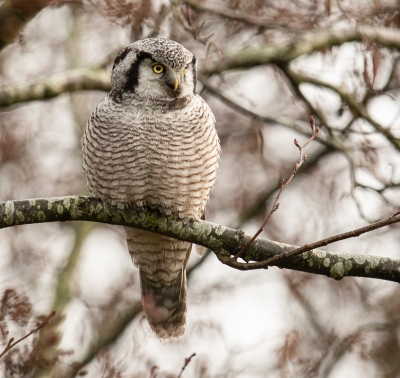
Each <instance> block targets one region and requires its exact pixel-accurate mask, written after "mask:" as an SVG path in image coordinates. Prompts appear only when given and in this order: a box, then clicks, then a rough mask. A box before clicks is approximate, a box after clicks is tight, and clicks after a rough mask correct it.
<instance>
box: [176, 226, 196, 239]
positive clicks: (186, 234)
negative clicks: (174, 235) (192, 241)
mask: <svg viewBox="0 0 400 378" xmlns="http://www.w3.org/2000/svg"><path fill="white" fill-rule="evenodd" d="M192 233H193V229H192V228H191V227H190V226H189V225H187V226H185V227H183V228H182V230H181V232H180V233H179V236H180V237H181V238H184V239H188V238H190V236H192Z"/></svg>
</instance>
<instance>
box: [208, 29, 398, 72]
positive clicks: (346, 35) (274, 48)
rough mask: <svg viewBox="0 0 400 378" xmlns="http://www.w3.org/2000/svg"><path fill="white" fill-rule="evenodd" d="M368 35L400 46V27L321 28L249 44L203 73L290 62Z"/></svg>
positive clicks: (377, 41) (383, 43) (218, 60)
mask: <svg viewBox="0 0 400 378" xmlns="http://www.w3.org/2000/svg"><path fill="white" fill-rule="evenodd" d="M363 39H368V40H370V41H372V42H375V43H379V44H381V45H383V46H386V47H388V48H395V49H398V50H400V30H396V29H388V28H383V27H369V26H359V27H357V28H355V29H342V30H318V31H315V32H306V33H303V34H301V35H300V36H299V37H298V38H296V39H295V40H294V41H293V42H291V43H286V44H281V45H263V46H259V47H247V48H245V49H242V50H240V51H236V52H231V53H228V54H226V55H225V56H224V57H223V58H222V59H216V60H214V61H212V62H211V64H210V65H208V66H206V67H203V68H202V70H201V73H202V74H204V75H211V74H220V73H222V72H224V71H227V70H232V69H243V68H249V67H254V66H260V65H265V64H270V63H278V64H282V63H289V62H291V61H292V60H294V59H297V58H299V57H300V56H302V55H309V54H312V53H313V52H315V51H321V50H324V49H328V48H330V47H332V46H337V45H342V44H344V43H346V42H353V41H361V40H363Z"/></svg>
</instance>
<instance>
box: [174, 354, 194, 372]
mask: <svg viewBox="0 0 400 378" xmlns="http://www.w3.org/2000/svg"><path fill="white" fill-rule="evenodd" d="M195 355H196V353H193V354H192V355H191V356H190V357H189V358H185V363H184V365H183V366H182V370H181V372H180V373H179V375H178V376H177V377H176V378H181V377H182V373H183V371H184V370H185V369H186V366H188V365H189V363H190V361H191V360H192V358H193V357H194V356H195Z"/></svg>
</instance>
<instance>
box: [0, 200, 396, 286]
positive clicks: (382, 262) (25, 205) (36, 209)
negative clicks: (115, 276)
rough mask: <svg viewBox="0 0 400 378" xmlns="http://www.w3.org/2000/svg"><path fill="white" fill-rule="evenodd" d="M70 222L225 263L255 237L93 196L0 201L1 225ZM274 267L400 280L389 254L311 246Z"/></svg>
mask: <svg viewBox="0 0 400 378" xmlns="http://www.w3.org/2000/svg"><path fill="white" fill-rule="evenodd" d="M70 220H81V221H92V222H100V223H109V224H115V225H120V226H128V227H135V228H139V229H142V230H146V231H150V232H155V233H158V234H161V235H165V236H169V237H173V238H176V239H180V240H184V241H188V242H192V243H196V244H200V245H203V246H204V247H207V248H210V249H211V250H213V251H214V253H215V254H216V255H217V257H218V258H219V259H220V260H221V261H222V262H224V261H225V260H226V259H229V260H232V259H231V257H230V256H231V255H235V254H236V253H237V252H239V251H240V250H241V248H243V246H244V245H245V244H246V243H247V242H248V241H249V240H250V239H251V236H250V235H246V234H245V233H244V232H243V231H237V230H233V229H231V228H228V227H225V226H222V225H218V224H214V223H211V222H206V221H201V220H193V219H179V218H175V217H171V216H166V215H162V214H159V213H157V212H155V211H152V210H146V209H133V208H128V209H118V208H117V207H116V206H111V205H110V204H108V203H105V202H102V201H101V200H98V199H95V198H90V197H81V196H70V197H53V198H41V199H31V200H22V201H7V202H2V203H0V228H7V227H12V226H17V225H24V224H32V223H46V222H57V221H70ZM399 220H400V217H399ZM294 248H296V247H295V246H291V245H287V244H283V243H278V242H274V241H270V240H266V239H261V238H259V239H257V240H255V241H254V243H253V244H252V245H251V246H250V248H249V249H247V250H246V252H245V255H244V256H243V257H242V258H243V259H244V260H245V261H247V262H249V261H256V262H260V261H264V260H267V259H269V258H271V257H273V256H275V255H278V254H282V253H285V252H289V251H290V250H293V249H294ZM235 263H236V264H238V266H237V267H236V266H233V267H234V268H237V269H240V270H247V269H245V267H246V264H242V263H239V262H235ZM247 265H249V266H250V265H251V264H247ZM276 265H277V266H279V267H281V268H287V269H294V270H300V271H304V272H309V273H315V274H320V275H325V276H328V277H332V278H334V279H341V278H343V277H345V276H358V277H370V278H379V279H383V280H389V281H394V282H400V260H395V259H390V258H387V257H379V256H369V255H368V256H367V255H359V254H356V253H354V254H346V253H331V252H325V251H319V250H312V251H308V252H305V253H302V254H301V255H298V256H295V257H294V258H291V259H289V260H284V261H281V262H279V263H277V264H276Z"/></svg>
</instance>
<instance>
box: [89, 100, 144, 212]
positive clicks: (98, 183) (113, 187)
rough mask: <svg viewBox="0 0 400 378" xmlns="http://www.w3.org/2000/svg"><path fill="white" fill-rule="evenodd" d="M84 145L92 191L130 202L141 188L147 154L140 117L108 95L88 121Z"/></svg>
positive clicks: (115, 202)
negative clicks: (131, 195)
mask: <svg viewBox="0 0 400 378" xmlns="http://www.w3.org/2000/svg"><path fill="white" fill-rule="evenodd" d="M82 147H83V170H84V171H85V173H86V181H87V185H88V188H89V191H90V194H91V195H92V196H93V197H96V198H101V199H103V200H106V201H109V202H111V203H112V204H113V205H118V206H121V207H123V206H124V205H125V204H128V203H129V197H130V194H131V193H130V191H131V190H132V187H134V188H135V189H137V188H139V189H140V187H141V177H142V175H143V174H142V175H141V172H140V167H139V162H140V159H141V158H143V157H145V154H146V151H145V148H144V147H143V146H142V144H141V140H140V124H139V122H138V121H137V120H136V118H135V117H134V116H133V115H132V114H128V113H127V112H126V111H124V110H123V109H121V107H118V105H117V104H116V103H114V102H113V101H112V100H111V99H110V98H109V96H106V97H105V98H104V99H103V101H101V102H100V104H99V105H98V106H97V107H96V109H95V110H94V111H93V112H92V114H91V116H90V118H89V120H88V122H87V124H86V127H85V132H84V135H83V146H82ZM133 181H134V182H133ZM132 184H134V185H132Z"/></svg>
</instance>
